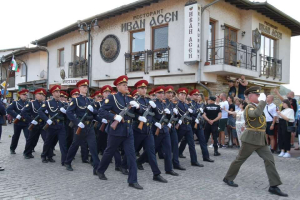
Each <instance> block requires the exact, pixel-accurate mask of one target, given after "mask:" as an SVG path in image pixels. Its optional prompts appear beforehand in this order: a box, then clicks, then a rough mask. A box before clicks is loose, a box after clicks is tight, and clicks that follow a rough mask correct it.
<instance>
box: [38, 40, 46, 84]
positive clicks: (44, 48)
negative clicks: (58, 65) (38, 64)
mask: <svg viewBox="0 0 300 200" xmlns="http://www.w3.org/2000/svg"><path fill="white" fill-rule="evenodd" d="M35 45H36V46H37V47H39V48H40V49H43V50H45V51H46V52H47V90H49V51H48V49H47V48H46V47H43V46H39V45H38V41H37V40H36V41H35Z"/></svg>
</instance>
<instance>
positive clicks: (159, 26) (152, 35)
mask: <svg viewBox="0 0 300 200" xmlns="http://www.w3.org/2000/svg"><path fill="white" fill-rule="evenodd" d="M163 27H168V37H169V23H166V24H161V25H158V26H154V27H152V28H151V31H152V33H151V38H152V41H151V43H152V44H151V48H152V51H153V52H157V51H160V49H154V30H155V29H159V28H163ZM168 46H169V40H168ZM167 48H168V47H167Z"/></svg>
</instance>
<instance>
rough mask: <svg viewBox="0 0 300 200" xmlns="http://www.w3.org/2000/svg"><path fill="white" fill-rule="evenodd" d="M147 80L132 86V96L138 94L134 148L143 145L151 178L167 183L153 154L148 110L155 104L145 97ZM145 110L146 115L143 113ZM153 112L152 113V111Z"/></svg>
mask: <svg viewBox="0 0 300 200" xmlns="http://www.w3.org/2000/svg"><path fill="white" fill-rule="evenodd" d="M147 86H148V81H146V80H140V81H138V82H137V83H136V84H135V85H134V87H136V88H137V89H136V90H134V91H133V92H134V93H133V94H132V96H138V95H136V94H137V93H138V94H139V95H140V98H139V100H138V103H139V105H140V106H139V107H140V108H139V109H136V112H135V113H136V114H137V115H136V117H135V119H134V121H133V124H132V129H133V134H134V147H135V150H136V151H138V148H139V147H140V146H143V147H144V150H145V151H146V152H147V156H148V162H149V164H150V166H151V170H152V172H153V180H154V181H158V182H162V183H167V182H168V181H167V180H166V179H164V178H163V177H162V176H161V175H160V174H161V172H160V170H159V168H158V166H157V161H156V155H155V143H154V136H153V134H151V132H150V131H151V127H152V116H151V115H150V113H149V112H152V108H156V104H155V103H154V102H153V101H151V100H149V99H148V98H146V97H145V95H146V92H147ZM145 112H146V114H147V113H148V114H147V115H145ZM153 114H154V113H153ZM137 166H138V169H140V170H143V169H144V168H143V166H142V165H141V164H139V159H137Z"/></svg>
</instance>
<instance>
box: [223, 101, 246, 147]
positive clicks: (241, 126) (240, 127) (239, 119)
mask: <svg viewBox="0 0 300 200" xmlns="http://www.w3.org/2000/svg"><path fill="white" fill-rule="evenodd" d="M247 105H248V103H247V102H246V101H243V102H242V103H241V104H240V105H239V108H240V110H238V111H234V112H231V111H228V110H226V111H227V112H228V113H229V114H232V115H235V118H236V121H235V125H236V133H237V136H238V140H239V144H240V145H242V142H241V136H242V134H243V132H244V130H245V118H244V109H245V108H246V106H247Z"/></svg>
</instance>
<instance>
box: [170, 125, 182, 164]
mask: <svg viewBox="0 0 300 200" xmlns="http://www.w3.org/2000/svg"><path fill="white" fill-rule="evenodd" d="M170 137H171V146H172V153H173V159H172V162H173V166H174V167H178V166H179V165H180V163H179V150H178V135H177V131H176V129H175V127H174V126H172V128H171V129H170Z"/></svg>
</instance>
